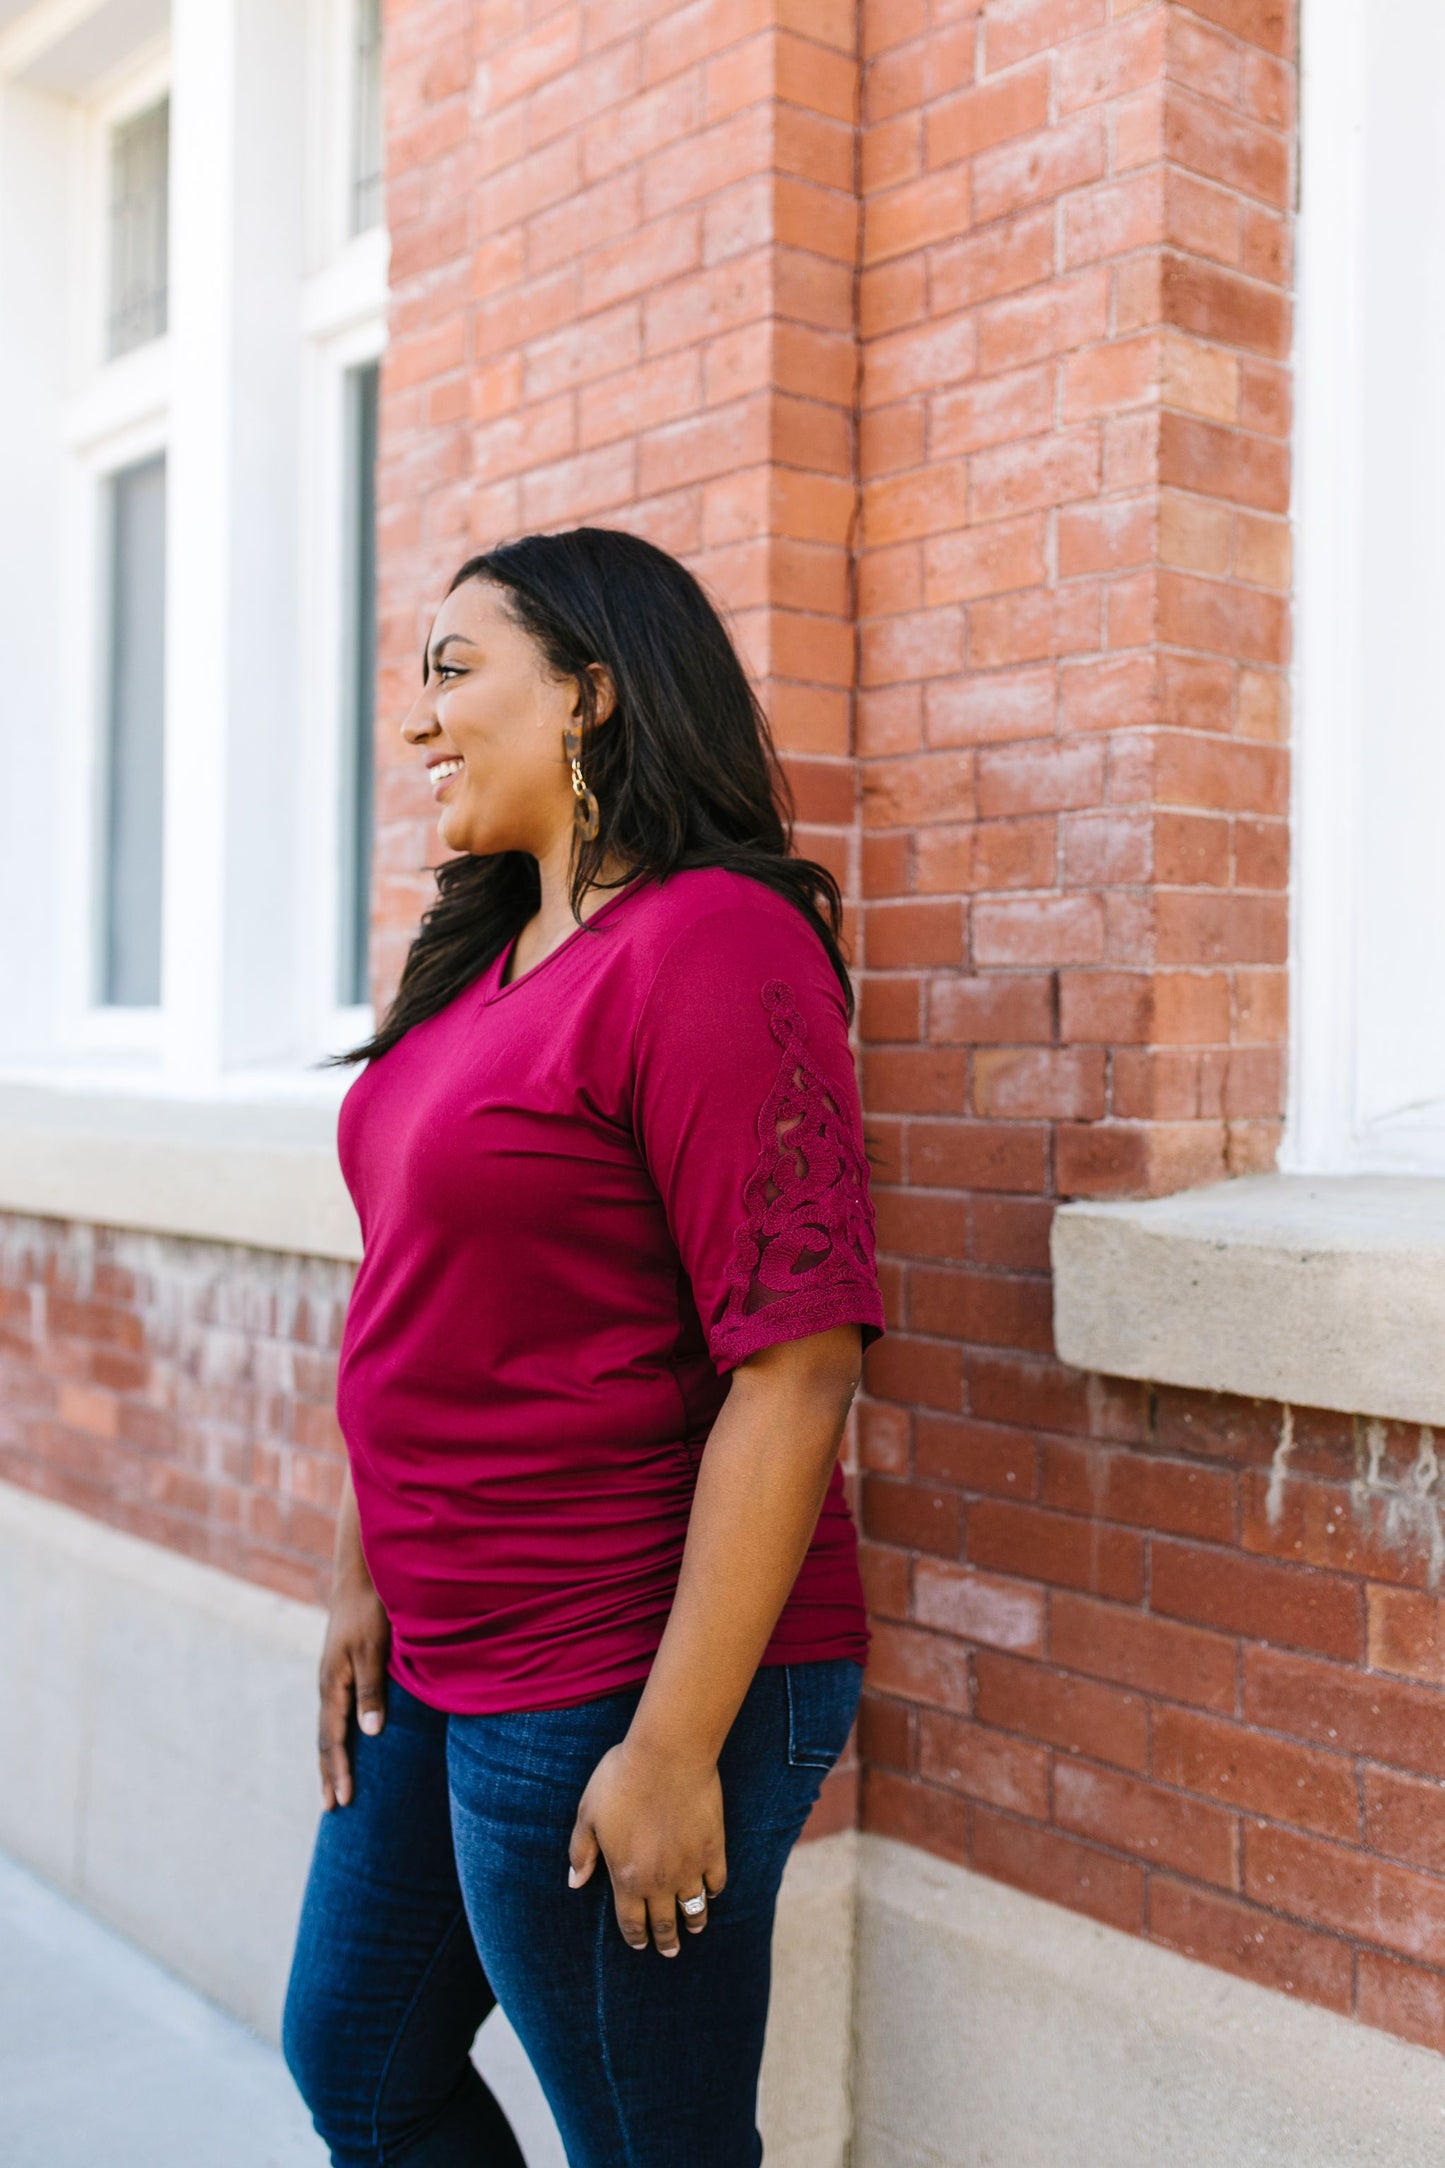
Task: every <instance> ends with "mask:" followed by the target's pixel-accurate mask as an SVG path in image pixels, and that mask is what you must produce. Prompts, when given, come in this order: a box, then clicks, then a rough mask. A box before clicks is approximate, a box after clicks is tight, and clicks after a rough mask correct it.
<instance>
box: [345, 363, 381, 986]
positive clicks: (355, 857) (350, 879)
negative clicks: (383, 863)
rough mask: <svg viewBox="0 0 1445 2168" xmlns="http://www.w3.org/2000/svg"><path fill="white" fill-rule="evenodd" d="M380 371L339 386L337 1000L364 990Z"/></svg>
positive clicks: (351, 372) (354, 374)
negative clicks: (341, 560)
mask: <svg viewBox="0 0 1445 2168" xmlns="http://www.w3.org/2000/svg"><path fill="white" fill-rule="evenodd" d="M379 378H380V370H379V368H378V366H377V364H376V363H375V362H374V361H373V362H367V363H365V364H364V365H363V366H362V367H360V368H355V369H348V370H347V372H346V388H345V431H346V451H345V465H346V518H345V544H344V547H345V580H344V606H343V607H344V621H343V634H342V638H343V655H342V682H343V685H344V688H345V691H344V705H343V732H342V757H341V760H340V763H339V767H340V784H341V815H340V841H341V854H340V855H341V865H340V877H341V897H340V908H339V910H338V913H337V925H338V931H339V939H338V942H337V966H338V983H337V995H336V998H337V1000H338V1002H340V1004H341V1005H342V1006H343V1007H349V1006H353V1005H354V1006H357V1007H360V1006H361V1005H362V1004H363V1003H365V1002H366V1000H367V999H368V997H369V988H368V978H367V947H368V932H369V927H370V919H371V831H372V767H373V760H372V737H373V734H374V731H375V727H376V697H375V679H376V411H377V393H378V386H379Z"/></svg>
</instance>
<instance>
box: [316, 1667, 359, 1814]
mask: <svg viewBox="0 0 1445 2168" xmlns="http://www.w3.org/2000/svg"><path fill="white" fill-rule="evenodd" d="M351 1693H352V1682H351V1669H350V1666H349V1665H346V1664H332V1665H330V1666H329V1667H328V1668H327V1669H326V1670H325V1671H323V1672H322V1674H321V1709H320V1714H319V1718H318V1722H317V1729H316V1752H317V1756H318V1758H319V1760H320V1763H321V1803H322V1805H323V1806H324V1807H325V1808H326V1809H327V1810H328V1812H329V1811H330V1809H331V1808H332V1807H344V1806H346V1805H348V1804H349V1802H350V1799H351V1757H350V1755H349V1754H348V1753H347V1751H346V1720H347V1717H348V1716H349V1715H350V1713H351Z"/></svg>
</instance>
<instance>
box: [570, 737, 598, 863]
mask: <svg viewBox="0 0 1445 2168" xmlns="http://www.w3.org/2000/svg"><path fill="white" fill-rule="evenodd" d="M562 750H563V752H564V753H565V754H566V756H567V758H568V759H569V760H570V761H571V763H572V822H573V825H574V827H575V828H576V830H577V835H578V838H579V840H580V841H581V842H583V843H590V842H591V841H592V840H593V838H594V837H595V836H596V834H597V830H598V827H599V825H600V823H601V814H600V813H599V811H598V807H597V800H596V798H595V797H594V796H593V794H592V792H591V791H590V790H589V789H588V788H587V779H586V777H585V776H584V775H583V773H582V733H581V731H580V730H579V729H577V728H576V727H575V726H573V727H570V728H568V729H566V730H564V731H563V733H562Z"/></svg>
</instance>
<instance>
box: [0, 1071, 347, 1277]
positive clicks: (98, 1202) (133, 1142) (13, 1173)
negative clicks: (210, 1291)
mask: <svg viewBox="0 0 1445 2168" xmlns="http://www.w3.org/2000/svg"><path fill="white" fill-rule="evenodd" d="M0 1211H8V1212H35V1213H39V1214H41V1215H42V1216H43V1217H44V1218H47V1219H73V1220H85V1221H88V1222H91V1223H93V1224H95V1225H97V1226H102V1227H133V1228H139V1229H142V1230H144V1231H146V1232H147V1233H152V1234H168V1235H189V1236H192V1237H195V1238H199V1239H201V1240H203V1241H211V1242H244V1243H248V1244H249V1245H251V1247H253V1248H255V1249H263V1250H282V1251H292V1252H296V1253H299V1254H300V1255H302V1256H307V1257H339V1258H344V1259H347V1260H348V1261H353V1262H354V1261H355V1260H356V1259H357V1258H359V1257H360V1255H361V1230H360V1228H359V1227H358V1225H357V1222H356V1214H355V1211H354V1210H353V1208H352V1203H351V1199H350V1197H349V1196H348V1195H347V1191H346V1185H345V1183H344V1182H343V1181H342V1179H341V1170H340V1168H339V1167H338V1166H337V1163H336V1105H335V1102H334V1101H329V1100H321V1099H318V1100H316V1101H314V1102H292V1103H287V1102H286V1101H283V1100H274V1101H267V1100H260V1099H255V1100H240V1099H226V1098H223V1099H204V1100H202V1099H177V1098H161V1097H151V1096H148V1095H145V1094H141V1093H122V1092H98V1091H83V1092H82V1091H64V1090H52V1089H49V1088H45V1087H41V1086H37V1085H29V1084H5V1083H0Z"/></svg>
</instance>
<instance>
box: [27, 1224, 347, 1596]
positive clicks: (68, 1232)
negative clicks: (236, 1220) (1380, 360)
mask: <svg viewBox="0 0 1445 2168" xmlns="http://www.w3.org/2000/svg"><path fill="white" fill-rule="evenodd" d="M351 1278H352V1270H351V1267H350V1266H349V1265H343V1264H339V1263H333V1262H331V1261H329V1260H327V1259H323V1258H315V1257H279V1256H274V1255H272V1254H271V1253H269V1252H268V1251H265V1250H253V1249H245V1248H242V1247H241V1246H239V1245H237V1244H231V1243H221V1242H191V1241H182V1240H179V1239H176V1238H173V1237H171V1236H168V1235H150V1234H133V1233H126V1232H122V1231H119V1230H117V1229H114V1228H107V1227H98V1228H97V1227H86V1226H76V1225H70V1224H68V1223H67V1222H65V1221H62V1220H48V1219H22V1218H18V1217H14V1216H10V1215H6V1214H0V1479H3V1480H4V1481H6V1482H10V1483H18V1484H20V1485H21V1486H22V1487H23V1488H25V1489H26V1490H32V1491H35V1492H38V1494H39V1495H40V1496H41V1497H43V1498H53V1499H55V1500H57V1501H58V1502H59V1503H60V1504H62V1505H67V1506H74V1507H76V1508H77V1509H78V1510H79V1511H80V1512H82V1513H91V1514H94V1515H95V1516H96V1518H97V1519H100V1520H104V1521H109V1522H110V1523H111V1525H112V1526H113V1527H116V1528H123V1529H125V1530H126V1531H127V1532H128V1533H129V1534H131V1535H135V1536H144V1537H145V1538H147V1540H148V1541H150V1542H152V1543H164V1544H167V1545H169V1546H170V1548H171V1549H172V1550H177V1551H184V1552H186V1553H188V1554H189V1555H190V1556H191V1557H193V1558H199V1559H203V1560H205V1562H206V1563H207V1564H209V1565H213V1566H223V1567H225V1568H226V1570H227V1571H228V1572H231V1573H239V1574H243V1575H244V1576H245V1577H246V1578H247V1579H248V1580H253V1581H260V1582H262V1583H264V1584H265V1586H266V1587H268V1588H274V1589H278V1590H279V1591H280V1592H281V1594H283V1595H286V1596H296V1597H299V1598H300V1599H301V1600H302V1601H303V1602H313V1603H318V1602H321V1601H322V1600H324V1597H325V1594H326V1589H327V1585H328V1582H329V1578H330V1573H329V1568H330V1563H331V1540H332V1531H333V1529H334V1527H335V1522H336V1508H337V1504H338V1502H339V1500H340V1497H341V1480H342V1472H343V1469H344V1466H345V1462H344V1459H343V1447H342V1445H341V1439H340V1433H339V1431H338V1430H337V1426H336V1416H335V1412H334V1408H335V1395H336V1350H337V1348H338V1347H339V1346H340V1344H341V1326H342V1320H343V1318H344V1317H345V1314H346V1301H347V1297H348V1295H349V1293H350V1290H351Z"/></svg>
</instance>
